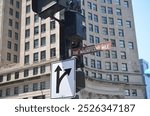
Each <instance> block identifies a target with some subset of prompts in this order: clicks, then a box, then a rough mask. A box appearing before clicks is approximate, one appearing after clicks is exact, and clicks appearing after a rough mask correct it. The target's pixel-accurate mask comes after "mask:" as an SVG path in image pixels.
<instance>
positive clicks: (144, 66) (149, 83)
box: [140, 59, 150, 99]
mask: <svg viewBox="0 0 150 116" xmlns="http://www.w3.org/2000/svg"><path fill="white" fill-rule="evenodd" d="M140 65H141V71H142V76H143V80H144V83H145V86H146V88H145V89H146V94H145V98H147V99H150V78H149V77H148V76H147V75H146V74H145V71H146V70H148V68H149V65H148V62H147V61H145V60H144V59H140Z"/></svg>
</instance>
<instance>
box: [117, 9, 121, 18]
mask: <svg viewBox="0 0 150 116" xmlns="http://www.w3.org/2000/svg"><path fill="white" fill-rule="evenodd" d="M116 14H117V15H118V16H121V15H122V13H121V9H119V8H116Z"/></svg>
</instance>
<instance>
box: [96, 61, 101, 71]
mask: <svg viewBox="0 0 150 116" xmlns="http://www.w3.org/2000/svg"><path fill="white" fill-rule="evenodd" d="M97 69H101V61H97Z"/></svg>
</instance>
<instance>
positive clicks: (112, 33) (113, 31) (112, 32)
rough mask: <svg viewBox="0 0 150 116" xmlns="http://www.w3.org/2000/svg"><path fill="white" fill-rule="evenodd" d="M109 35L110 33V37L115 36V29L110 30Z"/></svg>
mask: <svg viewBox="0 0 150 116" xmlns="http://www.w3.org/2000/svg"><path fill="white" fill-rule="evenodd" d="M109 33H110V36H115V29H114V28H109Z"/></svg>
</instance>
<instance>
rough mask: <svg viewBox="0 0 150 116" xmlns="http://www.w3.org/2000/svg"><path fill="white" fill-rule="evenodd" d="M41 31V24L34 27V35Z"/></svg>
mask: <svg viewBox="0 0 150 116" xmlns="http://www.w3.org/2000/svg"><path fill="white" fill-rule="evenodd" d="M38 33H39V26H36V27H34V35H36V34H38Z"/></svg>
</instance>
